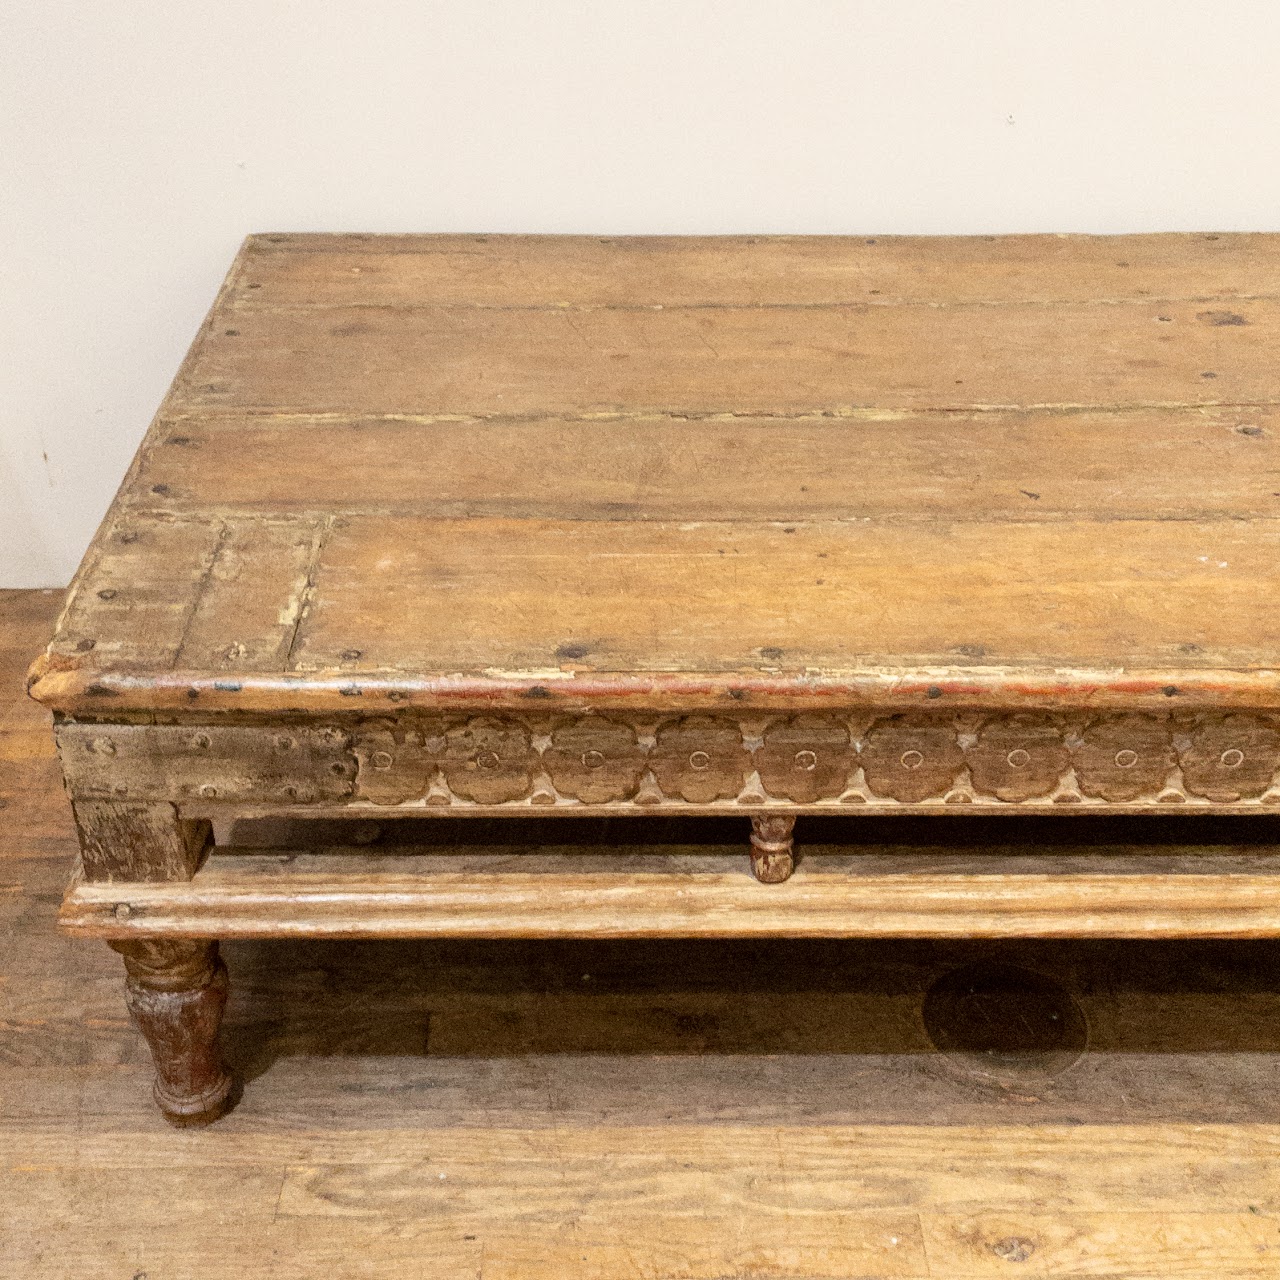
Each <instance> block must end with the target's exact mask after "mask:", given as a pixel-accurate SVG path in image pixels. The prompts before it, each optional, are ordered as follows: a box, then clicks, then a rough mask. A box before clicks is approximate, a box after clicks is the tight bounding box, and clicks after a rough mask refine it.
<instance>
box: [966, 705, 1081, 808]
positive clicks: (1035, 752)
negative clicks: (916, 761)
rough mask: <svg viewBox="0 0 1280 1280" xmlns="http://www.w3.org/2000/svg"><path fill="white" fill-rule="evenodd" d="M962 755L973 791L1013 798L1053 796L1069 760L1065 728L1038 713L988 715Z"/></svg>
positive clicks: (1027, 798)
mask: <svg viewBox="0 0 1280 1280" xmlns="http://www.w3.org/2000/svg"><path fill="white" fill-rule="evenodd" d="M964 758H965V761H966V762H967V764H968V765H969V777H970V778H971V779H972V781H973V789H974V790H975V791H978V792H981V793H982V794H983V795H990V796H995V797H996V798H997V799H999V800H1007V801H1009V802H1010V803H1017V802H1018V801H1020V800H1032V799H1035V798H1037V797H1039V796H1047V795H1051V794H1052V793H1053V792H1054V791H1055V790H1057V787H1058V784H1059V782H1060V781H1061V780H1062V775H1063V774H1064V773H1065V772H1066V769H1067V766H1068V765H1069V764H1070V762H1071V756H1070V753H1069V752H1068V750H1067V746H1066V743H1065V742H1063V740H1062V730H1061V729H1060V728H1059V727H1058V725H1057V724H1055V723H1054V722H1053V721H1052V720H1049V719H1047V718H1046V717H1044V716H1034V715H1012V716H1001V717H998V718H996V719H992V720H988V721H987V722H986V723H985V724H984V725H983V726H982V728H981V730H980V731H979V733H978V738H977V741H976V742H975V743H974V744H973V745H972V746H971V747H968V748H967V749H966V750H965V753H964Z"/></svg>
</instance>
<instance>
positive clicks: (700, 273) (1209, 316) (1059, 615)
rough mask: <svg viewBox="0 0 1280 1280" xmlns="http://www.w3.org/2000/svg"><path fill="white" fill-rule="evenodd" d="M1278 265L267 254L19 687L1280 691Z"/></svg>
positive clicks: (193, 360)
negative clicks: (1270, 603) (1273, 604)
mask: <svg viewBox="0 0 1280 1280" xmlns="http://www.w3.org/2000/svg"><path fill="white" fill-rule="evenodd" d="M1276 245H1277V240H1276V238H1274V237H1267V236H1224V237H1206V236H1156V237H1122V238H1113V239H1107V238H1089V237H1015V238H1011V239H1010V238H1006V239H995V240H956V239H945V238H944V239H939V240H884V239H880V238H875V239H873V240H870V239H866V238H863V239H858V238H853V239H840V238H827V239H822V238H818V239H781V240H771V239H768V238H764V239H752V238H729V239H710V240H680V239H674V240H672V239H656V240H652V241H647V240H641V241H634V240H632V241H629V240H599V239H593V238H573V237H568V238H561V239H557V238H545V239H538V238H521V237H514V238H509V239H508V238H503V237H479V238H475V237H470V238H469V237H416V238H415V237H397V238H393V239H390V240H382V239H378V238H374V239H369V238H367V237H324V236H318V237H306V236H301V237H298V236H259V237H253V238H251V239H250V240H249V241H247V242H246V244H245V247H244V249H243V251H242V253H241V255H240V257H239V259H238V260H237V263H236V265H235V267H234V268H233V270H232V272H231V275H230V276H229V277H228V281H227V284H226V286H225V288H224V290H223V292H222V295H221V297H220V299H219V301H218V303H217V305H216V306H215V307H214V310H213V312H212V313H211V315H210V318H209V320H208V322H207V324H206V325H205V327H204V329H203V330H202V332H201V335H200V337H199V338H198V340H197V342H196V344H195V345H194V347H193V348H192V351H191V354H190V356H189V357H188V360H187V362H186V364H185V366H184V368H183V370H182V372H181V374H180V375H179V377H178V379H177V381H176V383H175V385H174V387H173V390H172V391H171V393H170V395H169V397H168V399H167V400H166V402H165V404H164V406H163V407H162V409H161V412H160V414H159V416H158V418H157V420H156V423H155V425H154V427H153V429H152V431H151V433H150V434H149V435H148V437H147V440H146V441H145V443H144V444H143V446H142V448H141V450H140V452H139V455H138V461H137V464H136V466H135V467H134V469H133V471H132V473H131V476H130V479H129V480H128V481H127V482H126V484H125V486H124V488H123V489H122V491H121V495H120V498H119V500H118V502H117V505H116V507H115V508H114V510H113V512H112V514H111V515H110V516H109V517H108V520H107V521H106V523H105V524H104V526H103V531H102V534H101V536H100V538H99V540H98V542H97V544H96V546H95V549H94V550H93V551H92V552H91V553H90V555H89V557H88V558H87V560H86V562H85V567H84V571H83V574H82V576H81V578H80V582H79V586H78V589H77V590H76V591H75V592H74V593H73V595H72V600H71V604H70V606H69V609H68V612H67V614H66V616H65V617H64V619H63V623H62V625H61V627H60V629H59V634H58V637H57V638H56V639H55V642H54V644H53V646H52V647H51V650H50V653H49V655H48V657H47V658H46V659H45V660H44V661H43V662H42V663H40V664H38V665H37V668H36V669H35V672H34V677H35V680H34V686H33V691H34V692H35V693H36V695H37V696H38V697H40V698H42V699H44V700H45V701H46V702H48V703H49V704H50V705H52V706H54V707H57V708H59V709H61V710H64V711H69V712H76V713H81V714H102V713H106V714H110V715H118V714H120V713H122V712H125V711H128V710H130V709H138V710H146V709H150V708H153V707H168V708H174V709H177V708H181V709H184V710H186V711H193V710H195V709H197V708H199V709H201V710H213V709H218V708H227V709H243V710H245V711H249V712H254V713H262V712H270V711H272V710H276V709H279V708H280V707H282V706H296V707H299V708H328V709H332V710H337V709H345V710H350V709H351V702H350V697H351V695H350V692H349V690H350V688H351V686H352V685H353V684H354V685H355V686H356V687H359V688H360V689H361V696H362V697H363V698H364V699H365V701H364V703H362V706H364V707H368V706H370V705H377V706H379V707H381V706H387V707H388V708H389V709H396V708H397V707H399V708H401V709H403V707H404V706H405V705H412V704H414V703H415V702H419V701H422V702H426V703H430V704H432V705H446V706H447V705H454V706H456V705H459V704H461V703H464V702H470V701H472V700H474V699H476V698H483V699H484V701H485V703H486V705H488V706H491V707H492V706H500V705H504V704H505V705H507V706H520V705H522V702H521V699H522V698H524V697H526V696H527V695H528V693H529V690H530V689H531V688H542V689H544V690H546V696H548V697H549V698H550V699H551V700H552V701H556V700H564V701H565V702H567V703H573V704H575V705H588V704H589V705H607V704H608V703H609V701H610V700H617V699H619V698H623V699H627V698H634V697H643V698H646V699H648V700H649V702H650V703H651V704H660V705H663V706H680V705H684V706H689V705H694V704H695V703H698V702H699V700H700V701H701V703H702V704H703V705H726V704H728V703H729V700H730V699H731V698H736V699H739V700H741V699H743V698H745V699H748V700H749V701H751V703H752V704H753V705H759V706H771V705H777V706H795V705H797V700H799V701H800V702H803V701H804V699H806V698H808V697H811V696H812V692H813V689H814V687H815V685H816V687H817V688H818V689H819V690H820V691H822V692H823V693H825V694H826V695H827V701H828V702H829V703H835V702H838V701H839V700H840V699H841V698H843V699H844V700H845V702H846V703H847V702H848V701H850V700H852V701H854V702H862V701H866V700H873V701H880V702H883V701H885V700H886V699H893V700H897V701H898V702H899V703H902V704H905V705H926V699H927V698H928V697H930V696H935V695H933V694H931V693H930V691H931V690H941V697H942V699H943V702H944V705H953V704H954V705H962V704H964V703H965V701H966V700H967V699H972V698H975V697H980V698H983V699H986V700H988V701H990V702H992V703H994V704H1015V705H1044V704H1045V703H1046V702H1050V703H1052V704H1054V705H1076V706H1081V705H1095V704H1096V702H1097V701H1099V700H1102V701H1109V702H1113V703H1117V704H1121V705H1129V706H1137V705H1144V704H1147V703H1150V702H1152V701H1154V700H1158V699H1159V697H1160V696H1162V694H1161V691H1162V690H1163V689H1164V688H1166V687H1175V688H1177V689H1178V694H1177V697H1178V698H1179V699H1180V700H1181V701H1180V703H1179V705H1180V706H1183V707H1186V708H1187V709H1189V710H1194V709H1196V708H1200V707H1203V706H1206V705H1220V704H1222V703H1225V702H1238V703H1245V704H1251V705H1255V706H1274V705H1275V704H1276V702H1277V698H1278V696H1280V675H1278V674H1277V670H1276V668H1277V666H1278V665H1280V663H1277V661H1276V658H1275V655H1276V653H1277V648H1278V647H1280V635H1278V634H1277V631H1276V623H1275V617H1274V611H1273V610H1268V609H1266V608H1265V607H1264V603H1265V601H1266V600H1268V599H1270V598H1272V597H1273V596H1274V595H1275V593H1276V586H1277V584H1276V582H1275V569H1274V564H1275V555H1274V554H1273V548H1272V545H1271V544H1272V542H1273V541H1274V538H1275V530H1274V528H1273V527H1272V526H1273V523H1274V521H1275V519H1276V517H1277V515H1280V478H1278V476H1280V467H1278V466H1277V462H1276V459H1275V457H1274V452H1275V448H1274V441H1275V438H1276V427H1275V414H1276V412H1277V408H1278V407H1280V394H1278V393H1277V389H1276V385H1275V382H1274V375H1273V370H1274V368H1275V365H1276V362H1277V357H1280V319H1278V317H1280V293H1278V291H1277V290H1276V289H1275V288H1274V280H1275V263H1276V261H1277V259H1278V258H1280V252H1278V251H1277V248H1276ZM310 290H314V292H309V291H310ZM444 619H448V623H447V625H444V624H443V621H442V620H444ZM144 623H145V625H144ZM344 655H347V656H344ZM726 673H732V674H731V676H729V677H728V678H726ZM552 676H554V677H555V679H554V681H551V680H550V677H552ZM388 700H390V701H388Z"/></svg>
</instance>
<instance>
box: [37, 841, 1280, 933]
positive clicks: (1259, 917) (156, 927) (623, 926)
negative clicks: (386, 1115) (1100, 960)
mask: <svg viewBox="0 0 1280 1280" xmlns="http://www.w3.org/2000/svg"><path fill="white" fill-rule="evenodd" d="M824 861H825V860H823V859H819V858H812V857H811V858H808V859H806V860H804V861H803V862H802V863H801V865H800V867H799V868H798V869H797V871H796V873H795V875H793V876H792V878H791V879H790V880H788V881H786V882H785V883H784V884H781V885H769V886H763V885H760V884H759V883H757V882H756V881H755V880H754V879H753V878H752V877H751V875H750V873H749V871H748V870H747V868H746V857H745V853H743V854H742V855H741V856H740V857H739V858H735V859H727V858H722V859H720V860H719V861H718V865H717V864H715V863H713V864H712V865H710V866H709V865H708V862H707V860H706V859H705V857H697V856H690V855H687V854H679V853H676V854H662V855H659V854H654V855H651V856H649V857H648V858H645V859H637V858H635V857H632V858H630V859H628V861H627V862H626V863H619V862H615V861H611V860H609V859H596V860H595V861H591V860H585V861H584V860H582V859H570V860H569V861H568V862H565V861H564V860H563V859H558V858H556V857H555V856H554V855H550V856H548V857H547V858H545V859H543V860H542V861H538V860H536V859H533V858H528V859H516V860H513V859H512V858H511V857H510V856H508V855H488V856H486V855H477V856H476V857H475V858H471V859H468V860H467V861H466V863H464V864H463V866H462V867H461V868H459V867H458V865H457V864H456V863H451V860H450V858H449V857H448V856H447V855H445V856H441V855H423V857H422V858H421V859H419V860H417V861H416V862H415V863H414V864H412V866H411V867H410V868H406V866H405V864H403V863H397V861H396V860H395V859H394V858H392V859H387V858H385V857H381V858H380V857H376V856H369V855H361V856H356V855H350V856H349V858H348V860H347V861H346V862H345V864H343V869H339V868H338V867H337V866H335V865H334V864H333V863H330V864H329V865H327V866H324V867H322V869H320V870H317V871H315V872H308V871H307V869H306V868H305V867H304V866H301V865H298V864H297V862H296V860H295V859H294V858H292V857H290V856H288V855H276V856H274V857H273V856H271V855H234V854H226V853H214V854H213V855H211V856H210V857H209V859H208V860H207V861H206V863H205V866H204V867H203V869H202V870H201V871H200V872H199V873H198V874H197V876H196V877H195V879H194V880H193V881H191V882H190V883H189V884H185V885H142V884H140V885H96V884H78V885H74V886H73V887H72V888H71V890H70V891H69V892H68V895H67V898H66V900H65V902H64V904H63V908H62V912H61V915H60V917H59V921H60V923H61V925H62V927H63V928H64V929H66V930H68V931H69V932H71V933H75V934H81V935H87V936H92V937H135V938H137V937H147V936H162V935H176V936H182V935H188V936H194V937H224V938H235V937H246V938H249V937H291V936H296V937H343V938H396V937H428V936H430V937H450V938H466V937H489V938H552V937H567V938H644V937H690V938H693V937H698V938H722V937H797V938H803V937H808V938H823V937H826V938H854V937H917V938H918V937H937V938H945V937H953V938H1012V937H1043V938H1051V937H1065V936H1071V937H1096V938H1126V937H1127V938H1136V937H1147V938H1152V937H1157V938H1183V937H1239V938H1244V937H1276V936H1280V865H1278V864H1276V863H1275V861H1274V860H1270V861H1268V862H1267V863H1265V864H1263V866H1264V869H1261V870H1260V869H1258V867H1257V866H1256V865H1255V866H1254V868H1253V869H1251V870H1244V871H1242V870H1240V869H1239V868H1238V866H1236V865H1233V864H1231V863H1228V864H1227V865H1226V866H1225V867H1223V866H1221V865H1219V866H1218V867H1217V868H1216V869H1214V868H1213V863H1212V860H1211V859H1210V860H1209V862H1208V864H1207V867H1206V869H1204V870H1196V871H1187V872H1179V873H1172V874H1170V873H1164V874H1161V873H1159V872H1156V873H1152V872H1151V871H1150V870H1149V869H1145V870H1144V869H1141V864H1139V868H1133V869H1130V868H1126V870H1124V871H1117V870H1116V869H1115V867H1114V865H1108V864H1107V863H1106V862H1105V861H1104V862H1102V863H1101V864H1099V863H1098V862H1094V861H1091V860H1089V859H1085V860H1083V862H1082V860H1080V859H1071V858H1066V859H1064V860H1063V861H1062V863H1061V864H1058V863H1056V862H1055V861H1054V860H1052V859H1049V858H1046V859H1045V860H1044V861H1043V862H1042V863H1040V864H1039V869H1037V870H1034V871H1032V870H1025V869H1023V870H1017V871H1014V872H1010V871H1008V870H1007V869H1006V868H1005V867H1004V866H1003V865H1002V860H1001V859H1000V858H999V857H992V858H988V859H986V860H983V859H973V860H969V861H968V863H967V867H966V869H963V870H962V869H954V870H939V869H921V870H917V869H914V868H913V867H912V865H911V862H910V860H909V859H899V860H896V861H894V860H891V861H890V862H889V865H888V866H887V867H886V865H885V864H884V863H879V864H877V863H876V862H875V861H874V860H872V861H871V862H870V863H867V862H863V861H861V860H858V859H854V860H852V861H851V860H848V859H845V860H841V859H835V860H834V861H833V862H831V863H828V865H823V863H824Z"/></svg>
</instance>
